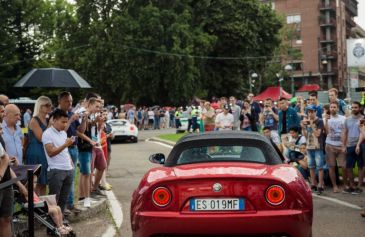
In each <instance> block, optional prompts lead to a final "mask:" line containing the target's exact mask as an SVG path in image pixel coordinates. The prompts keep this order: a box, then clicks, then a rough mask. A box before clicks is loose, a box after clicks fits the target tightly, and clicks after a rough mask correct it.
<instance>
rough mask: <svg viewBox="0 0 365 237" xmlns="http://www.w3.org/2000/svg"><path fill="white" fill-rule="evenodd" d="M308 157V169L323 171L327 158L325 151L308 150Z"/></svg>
mask: <svg viewBox="0 0 365 237" xmlns="http://www.w3.org/2000/svg"><path fill="white" fill-rule="evenodd" d="M307 155H308V168H309V169H314V168H317V169H319V170H322V169H323V166H324V164H325V158H324V154H323V150H321V149H315V150H312V149H308V150H307Z"/></svg>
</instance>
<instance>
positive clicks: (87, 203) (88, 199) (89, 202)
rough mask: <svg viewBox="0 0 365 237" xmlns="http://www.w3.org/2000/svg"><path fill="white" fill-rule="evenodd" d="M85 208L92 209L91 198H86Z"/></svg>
mask: <svg viewBox="0 0 365 237" xmlns="http://www.w3.org/2000/svg"><path fill="white" fill-rule="evenodd" d="M84 207H86V208H90V207H91V201H90V198H89V197H87V198H85V200H84Z"/></svg>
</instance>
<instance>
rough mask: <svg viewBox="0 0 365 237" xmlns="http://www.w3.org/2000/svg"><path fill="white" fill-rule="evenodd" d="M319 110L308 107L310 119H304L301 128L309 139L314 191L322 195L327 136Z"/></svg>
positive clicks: (308, 149)
mask: <svg viewBox="0 0 365 237" xmlns="http://www.w3.org/2000/svg"><path fill="white" fill-rule="evenodd" d="M317 108H318V107H317V106H316V105H313V104H311V105H308V106H307V107H306V111H307V113H308V117H304V119H303V121H302V122H301V127H302V133H303V135H304V136H305V138H306V139H307V156H308V168H309V171H310V178H311V184H312V190H313V191H317V192H318V194H322V192H323V190H324V188H323V187H324V178H323V177H324V176H323V174H324V172H323V167H324V165H325V157H324V153H323V151H324V139H325V135H324V124H323V120H322V119H320V118H318V117H317ZM316 169H318V180H319V183H317V180H316Z"/></svg>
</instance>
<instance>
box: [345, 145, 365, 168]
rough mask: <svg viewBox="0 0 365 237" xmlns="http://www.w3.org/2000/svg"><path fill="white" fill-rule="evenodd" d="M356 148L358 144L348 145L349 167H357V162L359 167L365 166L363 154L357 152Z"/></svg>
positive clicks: (347, 158) (347, 157) (347, 163)
mask: <svg viewBox="0 0 365 237" xmlns="http://www.w3.org/2000/svg"><path fill="white" fill-rule="evenodd" d="M355 148H356V146H351V147H347V153H346V168H347V169H353V168H355V164H356V163H357V166H358V167H359V168H362V167H363V166H364V164H363V160H362V157H361V155H358V154H356V152H355Z"/></svg>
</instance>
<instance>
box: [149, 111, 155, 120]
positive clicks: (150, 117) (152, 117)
mask: <svg viewBox="0 0 365 237" xmlns="http://www.w3.org/2000/svg"><path fill="white" fill-rule="evenodd" d="M147 114H148V119H154V117H155V113H154V112H153V111H152V110H149V111H148V112H147Z"/></svg>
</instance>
